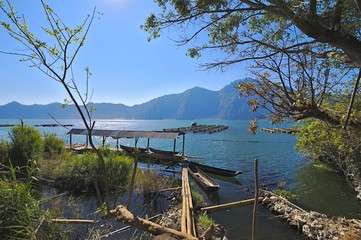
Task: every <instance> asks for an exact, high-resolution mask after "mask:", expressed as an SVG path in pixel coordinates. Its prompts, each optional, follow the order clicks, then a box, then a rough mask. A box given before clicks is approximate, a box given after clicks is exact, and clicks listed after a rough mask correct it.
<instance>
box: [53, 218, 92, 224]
mask: <svg viewBox="0 0 361 240" xmlns="http://www.w3.org/2000/svg"><path fill="white" fill-rule="evenodd" d="M49 222H52V223H74V224H90V223H95V222H96V221H95V220H84V219H59V218H54V219H50V220H49Z"/></svg>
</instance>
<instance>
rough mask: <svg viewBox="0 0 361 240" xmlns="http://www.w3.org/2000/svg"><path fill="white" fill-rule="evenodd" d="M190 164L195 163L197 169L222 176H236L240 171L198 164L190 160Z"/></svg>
mask: <svg viewBox="0 0 361 240" xmlns="http://www.w3.org/2000/svg"><path fill="white" fill-rule="evenodd" d="M192 164H194V165H196V166H197V167H198V168H199V169H201V170H202V171H204V172H207V173H212V174H216V175H221V176H224V177H234V176H237V175H238V174H241V173H242V171H233V170H227V169H222V168H216V167H211V166H207V165H204V164H200V163H197V162H192Z"/></svg>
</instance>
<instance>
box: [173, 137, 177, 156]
mask: <svg viewBox="0 0 361 240" xmlns="http://www.w3.org/2000/svg"><path fill="white" fill-rule="evenodd" d="M176 143H177V139H176V138H175V139H174V140H173V154H175V146H176Z"/></svg>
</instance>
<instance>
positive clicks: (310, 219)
mask: <svg viewBox="0 0 361 240" xmlns="http://www.w3.org/2000/svg"><path fill="white" fill-rule="evenodd" d="M264 193H265V199H264V200H263V201H262V205H263V206H264V207H265V208H267V209H268V210H269V211H271V212H272V213H273V214H275V215H276V216H277V217H280V218H281V219H282V220H284V221H287V223H288V224H289V226H291V227H292V228H293V229H295V230H296V231H297V232H298V233H300V234H302V235H304V236H306V237H307V238H309V239H360V238H361V220H358V219H347V218H345V217H328V216H327V215H326V214H322V213H319V212H315V211H306V210H304V209H302V208H300V207H298V206H296V205H295V204H293V203H291V202H290V201H288V200H287V199H285V198H283V197H281V196H278V195H275V194H273V193H271V192H268V191H267V192H266V191H264Z"/></svg>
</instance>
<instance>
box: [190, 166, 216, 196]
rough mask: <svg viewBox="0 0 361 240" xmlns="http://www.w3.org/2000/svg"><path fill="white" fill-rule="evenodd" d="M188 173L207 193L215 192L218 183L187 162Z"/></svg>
mask: <svg viewBox="0 0 361 240" xmlns="http://www.w3.org/2000/svg"><path fill="white" fill-rule="evenodd" d="M188 172H189V173H190V175H191V176H192V177H193V178H194V180H195V181H196V182H197V183H199V185H200V186H201V187H203V188H204V189H206V190H209V191H217V190H218V189H219V188H220V186H219V184H218V183H216V182H215V181H213V180H212V179H211V178H210V177H208V176H207V175H206V174H205V173H204V172H202V170H200V169H199V168H198V167H197V166H196V165H195V164H193V163H191V162H188Z"/></svg>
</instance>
